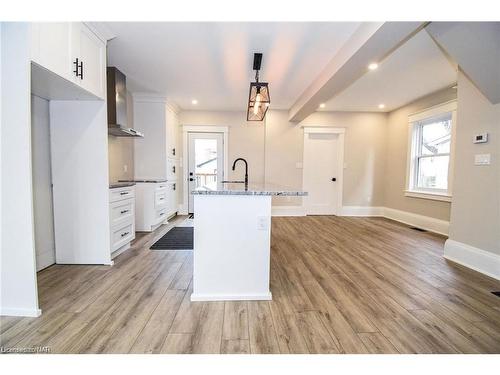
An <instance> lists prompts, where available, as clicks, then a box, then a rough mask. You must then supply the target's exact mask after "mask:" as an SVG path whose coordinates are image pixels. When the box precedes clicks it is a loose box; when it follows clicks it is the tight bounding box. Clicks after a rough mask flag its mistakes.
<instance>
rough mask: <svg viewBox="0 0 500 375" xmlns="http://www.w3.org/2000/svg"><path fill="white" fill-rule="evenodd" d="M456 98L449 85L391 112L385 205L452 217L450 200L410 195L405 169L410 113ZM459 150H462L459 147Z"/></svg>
mask: <svg viewBox="0 0 500 375" xmlns="http://www.w3.org/2000/svg"><path fill="white" fill-rule="evenodd" d="M456 98H457V90H455V89H453V88H448V89H444V90H440V91H438V92H435V93H432V94H430V95H427V96H425V97H423V98H420V99H418V100H416V101H414V102H412V103H409V104H407V105H405V106H403V107H401V108H399V109H397V110H395V111H392V112H391V113H389V115H388V121H387V142H386V158H387V159H386V174H385V176H384V178H386V179H387V181H390V182H391V183H387V184H384V190H385V191H384V194H385V206H387V207H390V208H392V209H396V210H401V211H405V212H411V213H414V214H418V215H423V216H427V217H431V218H435V219H439V220H444V221H449V220H450V203H449V202H440V201H432V200H428V199H421V198H413V197H407V196H405V195H404V190H405V189H406V168H407V155H408V131H409V128H410V127H409V124H408V116H409V115H410V114H412V113H415V112H417V111H421V110H423V109H425V108H429V107H432V106H435V105H438V104H441V103H445V102H447V101H450V100H454V99H456ZM458 151H459V150H458Z"/></svg>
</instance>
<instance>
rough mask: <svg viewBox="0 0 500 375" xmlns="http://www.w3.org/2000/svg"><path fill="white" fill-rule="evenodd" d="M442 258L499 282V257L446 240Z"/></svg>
mask: <svg viewBox="0 0 500 375" xmlns="http://www.w3.org/2000/svg"><path fill="white" fill-rule="evenodd" d="M444 257H445V258H446V259H448V260H451V261H452V262H455V263H458V264H461V265H462V266H465V267H467V268H471V269H473V270H475V271H478V272H481V273H484V274H485V275H488V276H490V277H493V278H495V279H497V280H500V256H499V255H497V254H493V253H490V252H489V251H485V250H482V249H479V248H477V247H474V246H470V245H467V244H464V243H462V242H458V241H454V240H450V239H448V240H446V242H445V244H444Z"/></svg>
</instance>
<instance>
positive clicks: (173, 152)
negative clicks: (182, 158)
mask: <svg viewBox="0 0 500 375" xmlns="http://www.w3.org/2000/svg"><path fill="white" fill-rule="evenodd" d="M172 155H173V156H175V147H174V148H173V149H172Z"/></svg>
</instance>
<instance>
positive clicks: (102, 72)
mask: <svg viewBox="0 0 500 375" xmlns="http://www.w3.org/2000/svg"><path fill="white" fill-rule="evenodd" d="M31 59H32V61H33V62H35V63H36V64H38V65H40V66H42V67H43V68H45V69H47V70H48V71H50V72H52V73H54V74H56V75H57V76H59V77H62V78H64V79H65V80H67V81H69V82H72V83H74V84H76V85H78V86H79V87H81V88H83V89H84V90H86V91H88V92H90V93H92V94H93V95H94V96H96V97H98V98H101V99H104V96H105V92H106V90H105V84H106V43H105V42H104V41H103V40H101V39H100V38H99V37H97V35H96V34H94V32H93V31H92V30H90V29H89V28H88V27H87V26H86V25H85V24H84V23H82V22H72V23H70V22H35V23H32V24H31ZM54 85H55V83H54ZM59 86H61V84H58V85H57V87H59ZM53 91H54V90H53ZM49 99H52V98H49Z"/></svg>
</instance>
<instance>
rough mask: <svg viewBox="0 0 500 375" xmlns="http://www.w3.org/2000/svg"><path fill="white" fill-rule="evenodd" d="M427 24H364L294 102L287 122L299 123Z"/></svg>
mask: <svg viewBox="0 0 500 375" xmlns="http://www.w3.org/2000/svg"><path fill="white" fill-rule="evenodd" d="M425 25H426V23H425V22H367V23H363V24H361V26H360V27H359V28H358V29H357V30H356V31H355V32H354V34H353V35H352V36H351V37H350V38H349V39H348V40H347V42H346V43H345V44H344V46H343V47H342V48H341V49H340V50H339V52H338V53H337V54H336V55H335V57H334V58H333V59H332V60H331V61H330V63H329V64H328V65H327V66H326V67H325V69H323V71H322V72H321V73H320V75H319V76H318V77H317V78H316V79H315V80H314V81H313V82H312V83H311V85H309V87H308V88H307V89H306V90H305V91H304V93H302V95H301V96H300V97H299V98H298V99H297V100H296V102H295V104H294V105H293V106H292V108H291V109H290V111H289V113H288V118H289V121H292V122H299V121H302V120H304V119H305V118H306V117H307V116H309V115H310V114H311V113H313V112H315V111H316V110H317V108H318V105H319V104H320V103H323V102H326V101H328V100H329V99H331V98H332V97H334V96H336V95H337V94H339V93H340V92H341V91H342V90H344V89H345V88H347V87H348V86H349V85H351V84H352V83H353V82H354V81H355V80H357V79H358V78H359V77H361V76H362V75H363V74H364V73H366V71H367V69H368V68H367V66H368V64H370V63H371V62H377V63H380V62H381V61H382V60H383V59H384V58H385V57H387V56H388V55H389V54H390V53H391V52H392V51H394V50H395V49H396V48H398V47H399V46H400V45H401V44H403V43H404V42H406V41H407V40H408V39H409V38H411V37H412V36H413V35H415V33H417V32H418V31H420V30H421V29H422V28H423V27H424V26H425Z"/></svg>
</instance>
